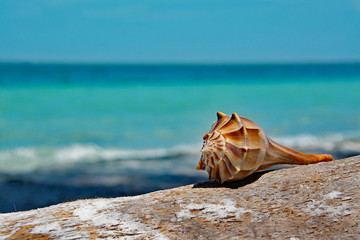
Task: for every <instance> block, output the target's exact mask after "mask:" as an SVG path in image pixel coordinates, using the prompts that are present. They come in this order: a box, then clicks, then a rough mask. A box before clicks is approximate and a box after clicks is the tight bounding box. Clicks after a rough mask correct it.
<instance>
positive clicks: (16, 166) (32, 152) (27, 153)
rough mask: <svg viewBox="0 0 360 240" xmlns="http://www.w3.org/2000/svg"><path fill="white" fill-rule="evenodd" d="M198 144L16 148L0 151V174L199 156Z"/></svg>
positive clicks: (80, 145) (77, 145) (131, 163)
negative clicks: (146, 147)
mask: <svg viewBox="0 0 360 240" xmlns="http://www.w3.org/2000/svg"><path fill="white" fill-rule="evenodd" d="M199 149H200V146H197V145H179V146H175V147H171V148H155V149H119V148H103V147H99V146H97V145H93V144H74V145H70V146H66V147H58V148H56V147H27V148H25V147H20V148H15V149H10V150H2V151H0V166H1V168H0V173H1V172H2V173H5V172H10V173H26V172H33V171H36V170H41V169H59V168H60V169H61V168H70V167H71V166H73V165H74V164H77V163H82V164H84V163H96V162H104V161H105V162H106V161H127V163H126V165H129V166H139V162H140V161H145V160H151V159H166V158H177V157H179V156H187V155H200V150H199Z"/></svg>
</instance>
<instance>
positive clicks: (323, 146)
mask: <svg viewBox="0 0 360 240" xmlns="http://www.w3.org/2000/svg"><path fill="white" fill-rule="evenodd" d="M273 139H274V140H275V141H276V142H278V143H280V144H283V145H285V146H287V147H290V148H295V149H306V150H324V151H328V152H333V151H339V152H349V153H359V154H360V136H356V135H355V134H352V135H350V136H348V135H344V134H329V135H326V136H320V137H319V136H314V135H310V134H302V135H297V136H289V137H277V138H273Z"/></svg>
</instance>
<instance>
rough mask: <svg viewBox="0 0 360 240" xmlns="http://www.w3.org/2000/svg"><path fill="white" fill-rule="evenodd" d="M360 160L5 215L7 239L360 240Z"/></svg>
mask: <svg viewBox="0 0 360 240" xmlns="http://www.w3.org/2000/svg"><path fill="white" fill-rule="evenodd" d="M359 186H360V156H356V157H352V158H347V159H342V160H337V161H333V162H325V163H318V164H313V165H307V166H298V167H293V168H287V169H279V170H275V171H271V172H261V173H256V174H254V175H252V176H250V177H249V178H247V179H244V180H243V181H240V182H235V183H227V184H223V185H220V184H218V183H216V182H212V181H209V182H205V183H197V184H195V185H189V186H184V187H179V188H174V189H168V190H163V191H157V192H153V193H149V194H145V195H140V196H135V197H121V198H114V199H104V198H98V199H87V200H78V201H75V202H68V203H63V204H58V205H54V206H51V207H46V208H41V209H37V210H31V211H26V212H15V213H8V214H0V239H27V238H36V239H79V238H80V239H97V238H110V239H111V238H120V237H124V238H125V239H359V238H360V223H359V221H360V220H359V219H360V201H359V200H360V191H359Z"/></svg>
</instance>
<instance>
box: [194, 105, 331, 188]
mask: <svg viewBox="0 0 360 240" xmlns="http://www.w3.org/2000/svg"><path fill="white" fill-rule="evenodd" d="M217 117H218V120H217V121H216V122H214V124H213V125H212V127H211V129H210V131H209V132H208V133H207V134H205V135H204V137H203V139H204V143H203V147H202V149H201V152H202V155H201V158H200V161H199V163H198V165H197V167H196V169H198V170H206V171H207V172H208V173H209V178H210V179H216V180H217V181H218V182H220V183H223V182H226V181H236V180H240V179H243V178H245V177H247V176H249V175H250V174H252V173H253V172H255V171H257V170H260V169H264V168H267V167H270V166H272V165H275V164H280V163H290V164H307V163H313V162H317V161H321V160H316V161H315V160H314V161H310V162H306V161H305V160H304V161H305V162H301V161H300V162H296V161H298V160H299V159H298V158H304V156H305V155H306V156H305V157H308V156H311V155H308V154H303V153H300V152H297V151H294V150H292V149H288V148H286V147H283V146H281V145H279V144H277V143H275V142H273V141H272V140H271V139H269V138H268V137H267V136H266V134H265V133H264V131H263V130H262V129H261V128H260V127H259V126H258V125H257V124H255V123H254V122H252V121H250V120H249V119H247V118H244V117H239V116H238V115H237V114H236V113H233V114H232V115H231V116H228V115H225V114H223V113H220V112H218V113H217ZM294 154H298V155H299V156H295V157H294V156H293V155H294ZM330 157H331V156H330ZM331 159H332V158H331ZM300 160H301V159H300ZM323 161H327V160H323ZM328 161H329V160H328Z"/></svg>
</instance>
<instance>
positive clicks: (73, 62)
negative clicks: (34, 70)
mask: <svg viewBox="0 0 360 240" xmlns="http://www.w3.org/2000/svg"><path fill="white" fill-rule="evenodd" d="M0 64H34V65H37V64H38V65H293V64H294V65H307V64H309V65H310V64H314V65H316V64H360V59H356V60H355V59H353V60H351V59H349V60H292V61H276V60H275V61H101V60H99V61H86V60H81V61H76V60H67V61H61V60H56V61H52V60H39V61H38V60H31V61H30V60H6V59H0Z"/></svg>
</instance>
